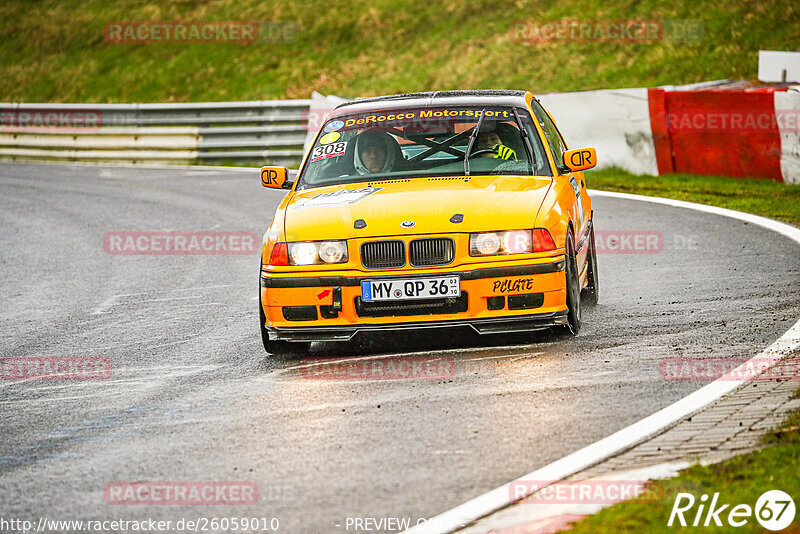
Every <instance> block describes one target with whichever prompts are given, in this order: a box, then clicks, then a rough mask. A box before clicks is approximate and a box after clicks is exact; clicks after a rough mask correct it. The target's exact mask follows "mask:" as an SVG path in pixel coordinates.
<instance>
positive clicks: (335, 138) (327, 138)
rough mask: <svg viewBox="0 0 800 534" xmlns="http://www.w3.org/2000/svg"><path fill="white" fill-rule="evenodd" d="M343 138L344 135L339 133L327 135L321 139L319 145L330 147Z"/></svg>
mask: <svg viewBox="0 0 800 534" xmlns="http://www.w3.org/2000/svg"><path fill="white" fill-rule="evenodd" d="M341 136H342V134H340V133H339V132H331V133H326V134H325V135H323V136H322V137H320V138H319V144H321V145H329V144H331V143H334V142H336V141H338V140H339V138H340V137H341Z"/></svg>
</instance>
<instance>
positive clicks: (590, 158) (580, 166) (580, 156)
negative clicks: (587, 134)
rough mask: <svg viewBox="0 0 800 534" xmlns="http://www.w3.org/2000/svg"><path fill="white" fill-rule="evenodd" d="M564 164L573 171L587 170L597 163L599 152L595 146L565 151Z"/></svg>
mask: <svg viewBox="0 0 800 534" xmlns="http://www.w3.org/2000/svg"><path fill="white" fill-rule="evenodd" d="M564 165H566V166H567V168H568V169H569V170H571V171H573V172H575V171H585V170H586V169H591V168H592V167H594V166H595V165H597V152H596V151H595V149H593V148H576V149H575V150H567V151H566V152H564Z"/></svg>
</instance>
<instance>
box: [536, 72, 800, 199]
mask: <svg viewBox="0 0 800 534" xmlns="http://www.w3.org/2000/svg"><path fill="white" fill-rule="evenodd" d="M540 99H541V101H542V103H543V104H544V106H545V107H546V108H547V109H548V110H549V111H550V113H552V114H553V117H554V118H555V120H556V122H557V123H558V125H559V128H560V129H561V132H562V133H563V134H564V136H565V138H566V141H567V144H568V145H569V146H570V147H581V146H594V147H595V148H597V153H598V163H599V166H601V167H609V166H616V167H620V168H623V169H626V170H628V171H630V172H633V173H637V174H653V175H657V174H666V173H675V172H681V173H690V174H709V175H723V176H735V177H756V178H768V179H771V180H776V181H782V182H785V183H790V184H800V86H794V87H788V88H787V87H762V88H753V89H747V88H743V87H742V86H741V85H733V86H731V85H718V86H715V87H711V88H709V87H701V88H663V89H662V88H655V89H621V90H611V91H586V92H581V93H560V94H545V95H541V97H540Z"/></svg>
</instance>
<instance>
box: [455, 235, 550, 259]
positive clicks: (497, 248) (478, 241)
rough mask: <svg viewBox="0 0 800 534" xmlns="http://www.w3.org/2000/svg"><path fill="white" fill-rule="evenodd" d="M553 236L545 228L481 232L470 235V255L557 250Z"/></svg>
mask: <svg viewBox="0 0 800 534" xmlns="http://www.w3.org/2000/svg"><path fill="white" fill-rule="evenodd" d="M555 248H556V246H555V243H554V242H553V238H552V236H551V235H550V232H548V231H547V230H546V229H544V228H534V229H533V230H532V231H531V230H507V231H505V232H481V233H479V234H470V235H469V255H470V256H494V255H500V254H530V253H531V252H543V251H546V250H555Z"/></svg>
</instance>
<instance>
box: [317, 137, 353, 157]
mask: <svg viewBox="0 0 800 534" xmlns="http://www.w3.org/2000/svg"><path fill="white" fill-rule="evenodd" d="M346 148H347V142H346V141H340V142H338V143H333V144H330V145H324V146H318V147H316V148H315V149H314V150H313V151H312V152H311V161H319V160H321V159H325V158H335V157H337V156H344V151H345V149H346Z"/></svg>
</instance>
